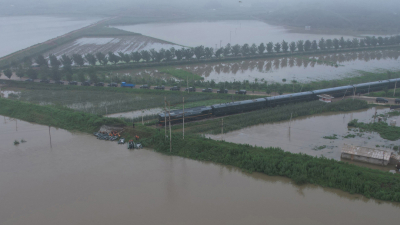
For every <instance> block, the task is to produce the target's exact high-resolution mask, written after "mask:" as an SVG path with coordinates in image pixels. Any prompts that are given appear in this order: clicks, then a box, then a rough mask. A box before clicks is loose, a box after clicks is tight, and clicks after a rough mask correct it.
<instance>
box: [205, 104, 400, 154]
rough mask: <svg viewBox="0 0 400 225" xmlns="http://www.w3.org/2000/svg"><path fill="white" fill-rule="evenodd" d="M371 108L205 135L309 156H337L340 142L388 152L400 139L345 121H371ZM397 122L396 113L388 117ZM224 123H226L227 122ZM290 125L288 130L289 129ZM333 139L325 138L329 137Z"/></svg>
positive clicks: (382, 111)
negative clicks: (388, 138)
mask: <svg viewBox="0 0 400 225" xmlns="http://www.w3.org/2000/svg"><path fill="white" fill-rule="evenodd" d="M388 111H389V109H377V114H378V115H379V114H384V113H386V112H388ZM374 114H375V108H371V109H368V110H361V111H355V112H348V113H324V114H319V115H316V116H307V117H300V118H296V119H294V120H292V122H290V121H284V122H277V123H271V124H264V125H257V126H253V127H248V128H244V129H241V130H238V131H233V132H230V133H227V134H224V135H207V136H208V137H211V138H212V139H216V140H221V139H223V140H225V141H227V142H233V143H246V144H250V145H255V146H262V147H271V146H273V147H280V148H282V149H283V150H285V151H289V152H293V153H305V154H308V155H312V156H321V155H323V156H325V157H327V158H332V159H336V160H340V155H341V149H342V147H343V144H351V145H355V146H364V147H369V148H377V149H381V150H385V151H389V152H395V153H398V152H396V151H394V150H392V149H391V146H392V145H399V144H400V142H399V141H398V140H397V141H389V140H385V139H383V138H381V137H380V136H379V134H377V133H375V132H372V133H371V132H360V131H359V130H358V129H355V128H353V129H352V130H350V131H349V129H348V127H347V124H348V122H350V121H351V120H353V119H358V120H359V121H360V122H365V123H369V122H372V121H373V118H372V116H373V115H374ZM389 120H396V122H397V125H399V124H400V118H399V117H391V118H389ZM226 126H229V124H227V125H226ZM289 127H290V131H289ZM334 135H336V138H337V139H327V138H324V137H333V136H334Z"/></svg>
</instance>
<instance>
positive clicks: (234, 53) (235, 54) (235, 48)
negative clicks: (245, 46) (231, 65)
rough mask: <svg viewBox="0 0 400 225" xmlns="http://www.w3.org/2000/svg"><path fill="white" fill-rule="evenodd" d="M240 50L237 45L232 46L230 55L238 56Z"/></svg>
mask: <svg viewBox="0 0 400 225" xmlns="http://www.w3.org/2000/svg"><path fill="white" fill-rule="evenodd" d="M240 49H241V48H240V45H238V44H236V45H234V46H232V54H233V55H234V56H238V55H239V53H240Z"/></svg>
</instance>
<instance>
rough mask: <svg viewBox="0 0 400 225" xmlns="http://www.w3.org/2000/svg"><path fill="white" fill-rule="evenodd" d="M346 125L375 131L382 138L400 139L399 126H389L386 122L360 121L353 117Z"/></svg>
mask: <svg viewBox="0 0 400 225" xmlns="http://www.w3.org/2000/svg"><path fill="white" fill-rule="evenodd" d="M348 126H350V127H358V128H362V129H363V130H367V131H374V132H377V133H379V135H380V136H381V137H382V138H383V139H387V140H390V141H396V140H398V139H400V127H397V126H389V125H388V124H387V123H386V122H376V123H362V122H358V120H357V119H354V120H352V121H350V122H349V123H348Z"/></svg>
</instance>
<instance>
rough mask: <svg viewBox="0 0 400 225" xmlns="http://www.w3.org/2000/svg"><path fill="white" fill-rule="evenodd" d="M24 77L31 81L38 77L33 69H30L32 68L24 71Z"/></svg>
mask: <svg viewBox="0 0 400 225" xmlns="http://www.w3.org/2000/svg"><path fill="white" fill-rule="evenodd" d="M26 75H28V77H29V78H31V79H32V80H36V79H37V77H38V73H37V71H36V70H34V69H32V68H29V69H28V70H27V71H26Z"/></svg>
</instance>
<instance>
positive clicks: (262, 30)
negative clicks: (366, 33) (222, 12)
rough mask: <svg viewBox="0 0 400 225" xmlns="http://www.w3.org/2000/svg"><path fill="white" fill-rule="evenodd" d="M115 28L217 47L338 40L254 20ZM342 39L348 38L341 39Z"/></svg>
mask: <svg viewBox="0 0 400 225" xmlns="http://www.w3.org/2000/svg"><path fill="white" fill-rule="evenodd" d="M116 28H118V29H121V30H126V31H131V32H136V33H141V34H143V35H147V36H150V37H154V38H159V39H162V40H165V41H170V42H173V43H177V44H180V45H184V46H189V47H195V46H199V45H204V46H206V47H216V46H217V47H220V44H221V46H225V45H226V44H228V43H231V44H232V45H235V44H240V45H243V44H246V43H247V44H250V45H251V44H253V43H256V44H257V45H259V44H260V43H267V42H274V43H276V42H282V40H285V41H289V42H291V41H298V40H319V39H321V38H322V37H323V38H324V39H329V38H331V39H333V38H340V37H341V36H340V35H325V34H324V35H321V34H305V33H302V34H300V33H291V32H290V30H287V29H285V28H283V27H281V26H273V25H269V24H267V23H264V22H261V21H257V20H229V21H214V22H206V21H204V22H182V23H147V24H137V25H129V26H116ZM344 38H346V39H347V38H350V37H346V36H344Z"/></svg>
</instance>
